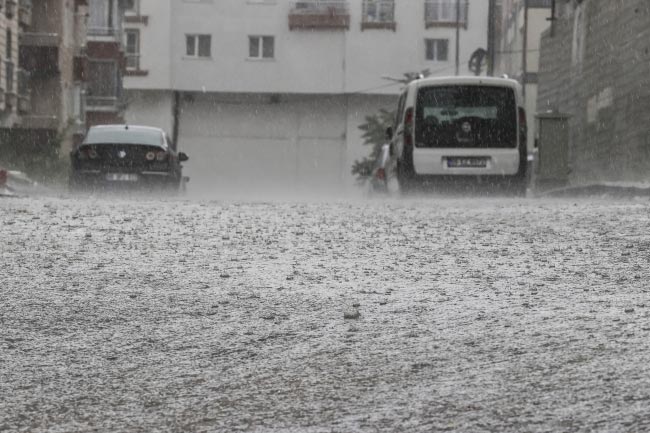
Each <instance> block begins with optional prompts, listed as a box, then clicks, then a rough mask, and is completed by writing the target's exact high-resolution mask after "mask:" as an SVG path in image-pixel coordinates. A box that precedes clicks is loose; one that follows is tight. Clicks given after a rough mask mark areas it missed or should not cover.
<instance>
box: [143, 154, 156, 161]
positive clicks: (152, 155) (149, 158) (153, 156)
mask: <svg viewBox="0 0 650 433" xmlns="http://www.w3.org/2000/svg"><path fill="white" fill-rule="evenodd" d="M144 157H145V158H146V159H147V161H153V160H154V159H156V154H155V153H154V152H147V154H146V155H145V156H144Z"/></svg>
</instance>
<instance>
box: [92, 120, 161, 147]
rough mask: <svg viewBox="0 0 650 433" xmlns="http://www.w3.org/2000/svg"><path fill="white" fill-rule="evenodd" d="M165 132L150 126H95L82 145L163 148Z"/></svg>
mask: <svg viewBox="0 0 650 433" xmlns="http://www.w3.org/2000/svg"><path fill="white" fill-rule="evenodd" d="M164 135H165V131H163V130H162V129H160V128H155V127H152V126H139V125H97V126H92V127H91V128H90V129H89V130H88V133H87V134H86V137H85V139H84V144H107V143H111V144H144V145H149V146H158V147H165V146H166V143H165V140H164Z"/></svg>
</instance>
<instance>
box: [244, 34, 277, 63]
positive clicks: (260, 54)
mask: <svg viewBox="0 0 650 433" xmlns="http://www.w3.org/2000/svg"><path fill="white" fill-rule="evenodd" d="M254 39H257V55H256V56H251V49H252V44H253V40H254ZM268 39H270V40H271V41H272V44H273V46H272V49H273V55H272V56H271V57H265V56H264V48H265V43H264V41H266V40H268ZM248 59H250V60H267V61H268V60H275V36H272V35H249V36H248Z"/></svg>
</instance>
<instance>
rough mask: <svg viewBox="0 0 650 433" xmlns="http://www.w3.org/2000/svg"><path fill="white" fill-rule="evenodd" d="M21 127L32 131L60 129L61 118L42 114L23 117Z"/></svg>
mask: <svg viewBox="0 0 650 433" xmlns="http://www.w3.org/2000/svg"><path fill="white" fill-rule="evenodd" d="M20 123H21V126H22V127H23V128H30V129H59V126H60V125H59V118H58V117H57V116H48V115H41V114H34V115H32V114H29V115H26V116H22V119H21V122H20Z"/></svg>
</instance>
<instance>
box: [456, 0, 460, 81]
mask: <svg viewBox="0 0 650 433" xmlns="http://www.w3.org/2000/svg"><path fill="white" fill-rule="evenodd" d="M456 75H460V0H456Z"/></svg>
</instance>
